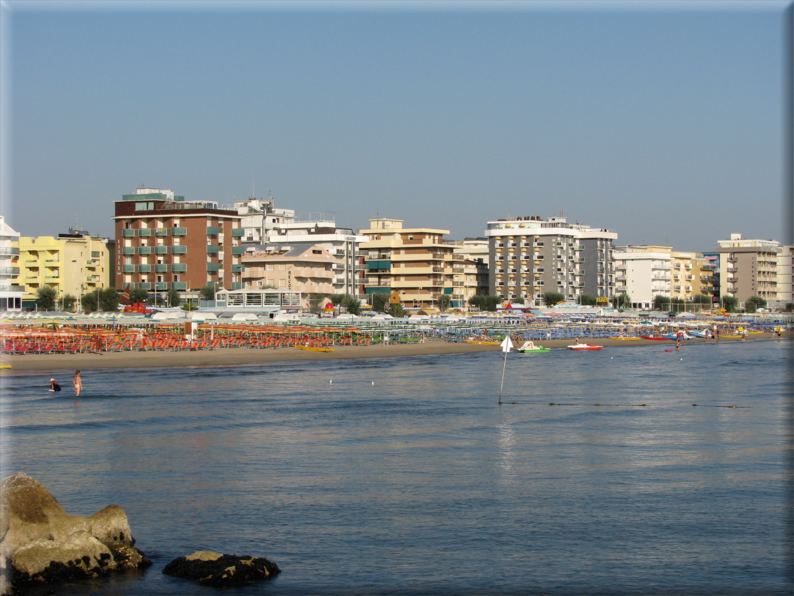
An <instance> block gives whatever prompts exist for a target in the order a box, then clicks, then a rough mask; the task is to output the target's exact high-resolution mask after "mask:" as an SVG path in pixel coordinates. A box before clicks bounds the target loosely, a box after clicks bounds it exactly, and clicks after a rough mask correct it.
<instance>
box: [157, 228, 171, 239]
mask: <svg viewBox="0 0 794 596" xmlns="http://www.w3.org/2000/svg"><path fill="white" fill-rule="evenodd" d="M154 235H155V236H156V237H157V238H163V237H165V236H168V228H157V229H155V230H154Z"/></svg>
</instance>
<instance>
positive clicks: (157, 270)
mask: <svg viewBox="0 0 794 596" xmlns="http://www.w3.org/2000/svg"><path fill="white" fill-rule="evenodd" d="M166 271H168V265H166V264H164V263H158V264H156V265H155V266H154V272H155V273H165V272H166Z"/></svg>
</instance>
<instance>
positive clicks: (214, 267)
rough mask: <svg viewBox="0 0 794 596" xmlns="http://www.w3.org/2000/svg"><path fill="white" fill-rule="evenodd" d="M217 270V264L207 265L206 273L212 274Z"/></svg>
mask: <svg viewBox="0 0 794 596" xmlns="http://www.w3.org/2000/svg"><path fill="white" fill-rule="evenodd" d="M218 269H219V267H218V263H207V271H208V272H211V273H214V272H216V271H218Z"/></svg>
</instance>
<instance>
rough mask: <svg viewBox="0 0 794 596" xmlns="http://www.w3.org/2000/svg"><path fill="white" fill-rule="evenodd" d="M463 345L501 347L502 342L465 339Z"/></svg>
mask: <svg viewBox="0 0 794 596" xmlns="http://www.w3.org/2000/svg"><path fill="white" fill-rule="evenodd" d="M464 343H467V344H474V345H477V346H501V345H502V342H500V341H478V340H476V339H466V340H464Z"/></svg>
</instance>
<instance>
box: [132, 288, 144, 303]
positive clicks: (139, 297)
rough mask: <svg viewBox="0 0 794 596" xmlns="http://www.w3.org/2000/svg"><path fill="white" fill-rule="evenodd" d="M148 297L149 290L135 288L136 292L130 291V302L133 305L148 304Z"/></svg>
mask: <svg viewBox="0 0 794 596" xmlns="http://www.w3.org/2000/svg"><path fill="white" fill-rule="evenodd" d="M148 297H149V290H144V289H143V288H135V289H134V290H130V302H131V303H132V304H143V303H144V302H146V299H147V298H148Z"/></svg>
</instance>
